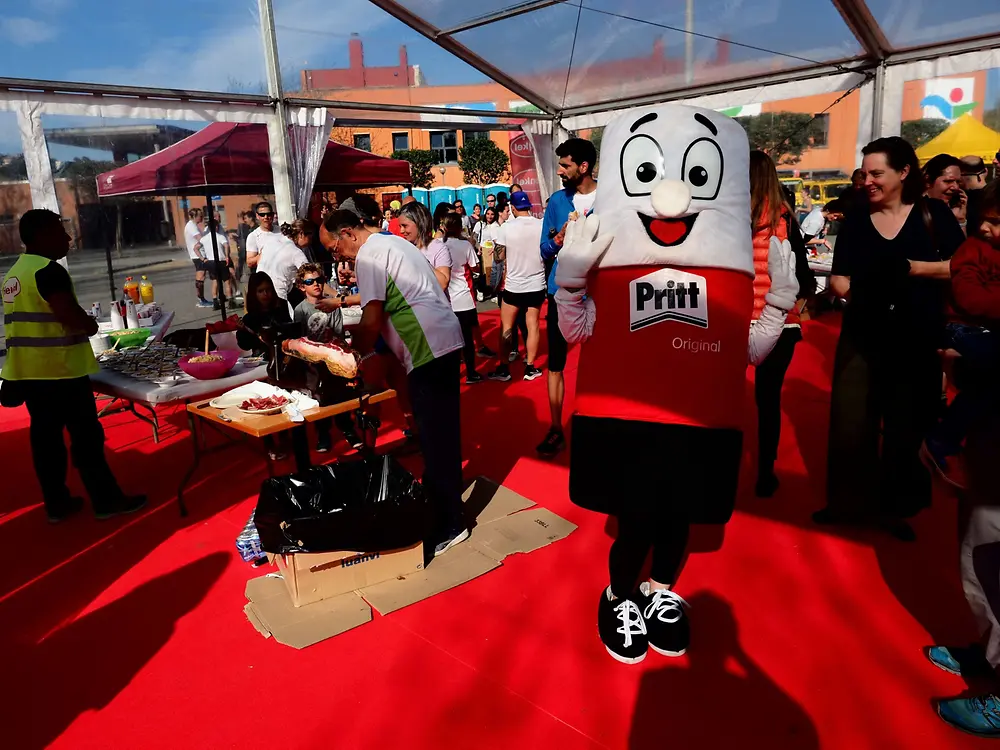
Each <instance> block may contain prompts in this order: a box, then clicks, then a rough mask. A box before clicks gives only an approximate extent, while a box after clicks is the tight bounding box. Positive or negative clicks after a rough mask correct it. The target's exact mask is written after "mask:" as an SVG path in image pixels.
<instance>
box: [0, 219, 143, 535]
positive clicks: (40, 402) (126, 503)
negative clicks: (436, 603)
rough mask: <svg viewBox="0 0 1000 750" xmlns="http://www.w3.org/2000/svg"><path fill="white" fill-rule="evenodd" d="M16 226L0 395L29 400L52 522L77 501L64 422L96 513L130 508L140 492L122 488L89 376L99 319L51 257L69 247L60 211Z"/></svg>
mask: <svg viewBox="0 0 1000 750" xmlns="http://www.w3.org/2000/svg"><path fill="white" fill-rule="evenodd" d="M19 230H20V234H21V242H22V243H24V247H25V251H24V253H23V254H22V255H21V257H20V258H18V259H17V262H16V263H15V264H14V266H13V267H12V268H11V269H10V271H9V272H8V273H7V275H6V276H5V277H4V280H3V314H4V327H5V332H6V337H7V359H6V361H5V362H4V365H3V372H2V373H0V379H2V380H3V384H2V388H0V402H2V403H3V405H4V406H15V405H20V404H22V403H24V404H25V405H26V406H27V407H28V414H29V416H30V417H31V429H30V439H31V456H32V460H33V462H34V465H35V474H36V475H37V476H38V482H39V484H40V485H41V487H42V497H43V498H44V500H45V512H46V513H47V514H48V517H49V521H50V522H51V523H59V522H60V521H62V520H64V519H66V518H68V517H69V516H71V515H73V514H74V513H76V512H77V511H79V510H80V509H82V508H83V499H82V498H79V497H72V496H71V495H70V494H69V489H68V488H67V487H66V458H67V457H66V445H65V443H64V442H63V429H66V430H68V431H69V437H70V441H71V444H72V456H73V465H74V466H76V470H77V471H78V472H80V478H81V479H82V480H83V485H84V487H86V488H87V494H89V495H90V504H91V505H92V506H93V508H94V513H95V514H96V516H97V518H99V519H104V518H110V517H111V516H115V515H118V514H121V513H132V512H133V511H136V510H139V509H140V508H141V507H143V506H144V505H145V504H146V496H145V495H133V496H126V495H125V494H124V493H123V492H122V491H121V488H120V487H119V486H118V482H117V480H116V479H115V476H114V474H112V473H111V469H110V467H109V466H108V462H107V459H106V458H105V456H104V428H103V427H101V423H100V421H98V419H97V407H96V406H95V404H94V392H93V390H92V389H91V387H90V378H89V377H88V376H89V375H90V374H91V373H93V372H97V360H96V359H94V353H93V351H92V349H91V347H90V341H89V337H90V336H92V335H94V334H95V333H97V321H96V320H94V319H93V318H91V317H90V316H89V315H87V313H86V312H84V310H83V308H81V307H80V303H79V302H77V299H76V292H75V290H74V288H73V282H72V280H71V279H70V277H69V274H68V273H67V272H66V269H65V268H63V267H62V266H61V265H59V264H58V263H56V262H55V261H57V260H59V259H60V258H64V257H66V253H68V252H69V235H67V234H66V230H65V229H63V226H62V220H61V219H60V218H59V215H58V214H56V213H53V212H52V211H47V210H44V209H32V210H30V211H28V212H26V213H25V214H24V215H23V216H22V217H21V221H20V225H19Z"/></svg>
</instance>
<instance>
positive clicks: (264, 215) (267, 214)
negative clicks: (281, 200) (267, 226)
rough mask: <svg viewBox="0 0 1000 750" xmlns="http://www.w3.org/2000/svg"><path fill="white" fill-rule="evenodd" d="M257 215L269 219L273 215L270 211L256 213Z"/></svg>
mask: <svg viewBox="0 0 1000 750" xmlns="http://www.w3.org/2000/svg"><path fill="white" fill-rule="evenodd" d="M257 215H258V216H259V217H260V218H262V219H270V218H271V217H272V216H274V214H272V213H265V214H261V213H258V214H257Z"/></svg>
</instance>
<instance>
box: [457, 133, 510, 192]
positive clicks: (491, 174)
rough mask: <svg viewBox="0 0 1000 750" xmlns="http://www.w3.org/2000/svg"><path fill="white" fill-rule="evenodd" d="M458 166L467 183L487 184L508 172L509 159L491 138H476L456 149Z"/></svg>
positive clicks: (500, 178)
mask: <svg viewBox="0 0 1000 750" xmlns="http://www.w3.org/2000/svg"><path fill="white" fill-rule="evenodd" d="M458 167H459V169H461V170H462V175H463V176H464V177H465V182H466V183H467V184H469V185H489V184H490V183H492V182H500V181H501V180H503V178H504V177H505V176H507V175H508V174H509V173H510V159H509V158H508V156H507V154H505V153H504V151H503V149H502V148H500V147H499V146H498V145H497V144H495V143H494V142H493V141H492V140H491V139H489V138H476V139H475V140H472V141H468V142H467V143H466V144H465V145H464V146H462V148H460V149H459V150H458Z"/></svg>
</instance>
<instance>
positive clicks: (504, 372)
mask: <svg viewBox="0 0 1000 750" xmlns="http://www.w3.org/2000/svg"><path fill="white" fill-rule="evenodd" d="M510 207H511V210H512V212H513V218H511V219H509V220H508V221H507V222H506V223H504V225H503V226H502V227H500V236H499V237H498V238H497V244H498V245H500V246H502V247H504V248H505V249H506V255H507V266H506V273H505V274H504V278H503V293H502V296H501V306H500V325H501V328H502V330H503V335H502V338H501V342H500V344H501V351H500V366H499V367H498V368H497V369H496V370H494V371H493V372H491V373H490V375H489V377H490V379H491V380H503V381H507V380H510V368H509V366H508V365H507V362H508V359H509V355H510V352H511V351H513V350H514V324H515V322H516V321H517V316H518V314H519V313H520V312H521V311H522V310H523V311H524V313H525V320H526V322H527V324H528V336H527V339H528V340H527V341H526V342H525V345H526V346H527V349H528V357H527V360H526V361H525V364H524V379H525V380H534V379H535V378H537V377H540V376H541V374H542V371H541V370H539V369H538V368H537V367H535V356H536V355H537V354H538V335H539V327H538V314H539V311H540V310H541V309H542V303H543V302H545V264H544V263H543V262H542V254H541V250H540V244H541V238H542V221H541V219H536V218H535V217H534V216H532V215H531V200H530V199H529V198H528V195H527V193H524V192H520V191H519V192H517V193H511V196H510Z"/></svg>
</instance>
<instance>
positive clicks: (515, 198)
mask: <svg viewBox="0 0 1000 750" xmlns="http://www.w3.org/2000/svg"><path fill="white" fill-rule="evenodd" d="M510 205H512V206H513V207H514V208H516V209H517V210H518V211H530V210H531V199H530V198H529V197H528V194H527V193H522V192H521V191H518V192H516V193H511V194H510Z"/></svg>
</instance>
